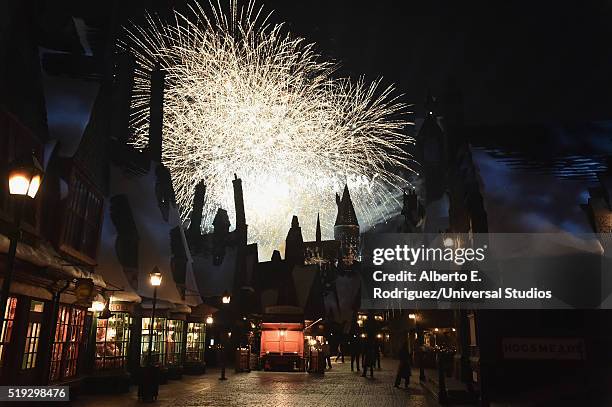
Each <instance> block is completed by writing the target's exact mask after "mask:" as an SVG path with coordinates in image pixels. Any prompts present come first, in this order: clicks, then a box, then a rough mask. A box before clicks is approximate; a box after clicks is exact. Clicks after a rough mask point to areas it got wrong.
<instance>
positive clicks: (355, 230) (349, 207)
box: [334, 185, 359, 263]
mask: <svg viewBox="0 0 612 407" xmlns="http://www.w3.org/2000/svg"><path fill="white" fill-rule="evenodd" d="M336 205H338V215H337V216H336V223H335V224H334V239H335V240H337V241H339V242H340V256H341V257H342V258H348V260H349V263H352V260H354V258H355V257H356V256H357V253H358V251H359V222H358V221H357V215H356V213H355V207H354V206H353V201H352V200H351V195H350V193H349V189H348V185H345V186H344V192H343V193H342V199H340V196H338V194H336Z"/></svg>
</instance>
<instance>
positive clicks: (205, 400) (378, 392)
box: [74, 359, 437, 407]
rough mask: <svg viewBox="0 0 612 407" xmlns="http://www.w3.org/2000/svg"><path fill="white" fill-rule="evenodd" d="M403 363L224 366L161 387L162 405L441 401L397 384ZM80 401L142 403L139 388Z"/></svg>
mask: <svg viewBox="0 0 612 407" xmlns="http://www.w3.org/2000/svg"><path fill="white" fill-rule="evenodd" d="M396 366H397V362H396V361H395V360H390V359H383V361H382V367H383V369H382V370H380V371H378V370H375V371H374V379H370V378H367V379H364V378H362V377H360V375H359V374H358V373H357V372H351V369H350V362H349V363H344V364H342V363H333V367H332V369H331V370H328V371H327V372H326V373H325V375H323V376H316V375H309V374H306V373H281V372H256V371H253V372H251V373H233V371H232V372H231V373H230V374H229V375H228V380H226V381H219V380H218V377H219V374H218V373H219V371H218V370H216V369H211V370H210V371H209V372H208V373H207V374H205V375H203V376H184V378H183V379H182V380H178V381H170V382H169V383H168V384H166V385H163V386H161V387H160V394H159V399H158V401H157V403H156V404H155V405H157V406H215V407H218V406H240V407H250V406H274V407H279V406H333V407H340V406H347V407H348V406H351V407H353V406H385V407H394V406H404V407H405V406H415V407H418V406H436V405H437V404H436V403H435V402H433V401H432V400H431V399H430V398H428V397H427V396H426V395H425V393H424V391H423V389H422V388H421V386H420V384H418V374H417V375H415V374H414V373H413V376H412V378H413V379H415V378H416V379H417V380H416V382H415V381H414V380H413V382H412V383H411V385H410V389H409V390H405V389H404V388H401V389H396V388H394V387H393V380H394V374H395V368H396ZM74 405H76V406H88V407H89V406H100V407H102V406H117V407H129V406H133V405H142V404H141V403H139V402H138V400H137V395H136V387H135V386H133V387H132V390H131V392H130V393H128V394H124V395H116V396H83V397H81V398H80V399H79V401H78V402H76V403H74Z"/></svg>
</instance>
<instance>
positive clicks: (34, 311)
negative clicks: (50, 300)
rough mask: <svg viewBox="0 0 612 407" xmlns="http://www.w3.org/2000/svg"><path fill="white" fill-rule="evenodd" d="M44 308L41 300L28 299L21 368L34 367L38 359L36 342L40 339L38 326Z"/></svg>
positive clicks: (40, 322)
mask: <svg viewBox="0 0 612 407" xmlns="http://www.w3.org/2000/svg"><path fill="white" fill-rule="evenodd" d="M44 310H45V303H44V302H42V301H36V300H32V301H30V320H29V321H28V330H27V332H26V338H25V348H24V352H23V360H22V361H21V370H28V369H34V368H36V366H37V364H36V361H37V359H38V343H39V341H40V327H41V326H42V315H41V314H42V312H43V311H44Z"/></svg>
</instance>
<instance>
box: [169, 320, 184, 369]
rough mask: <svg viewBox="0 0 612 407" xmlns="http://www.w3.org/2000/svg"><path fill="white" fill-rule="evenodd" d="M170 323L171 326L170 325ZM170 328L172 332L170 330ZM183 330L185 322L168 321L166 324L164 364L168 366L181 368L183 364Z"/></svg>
mask: <svg viewBox="0 0 612 407" xmlns="http://www.w3.org/2000/svg"><path fill="white" fill-rule="evenodd" d="M171 322H172V324H173V325H171V324H170V323H171ZM171 327H172V330H170V329H171ZM184 329H185V321H183V320H180V319H168V321H167V323H166V364H167V365H168V366H181V365H182V364H183V353H184V346H183V344H184V342H183V339H184V334H185V331H184ZM171 332H172V334H171ZM171 335H172V338H171ZM171 339H172V340H171Z"/></svg>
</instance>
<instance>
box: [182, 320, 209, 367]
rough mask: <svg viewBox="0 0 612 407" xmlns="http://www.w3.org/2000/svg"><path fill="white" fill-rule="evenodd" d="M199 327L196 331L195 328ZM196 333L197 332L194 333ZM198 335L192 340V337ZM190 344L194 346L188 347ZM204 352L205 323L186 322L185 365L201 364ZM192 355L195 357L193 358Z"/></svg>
mask: <svg viewBox="0 0 612 407" xmlns="http://www.w3.org/2000/svg"><path fill="white" fill-rule="evenodd" d="M196 326H197V327H199V329H198V330H196V329H195V327H196ZM196 331H197V332H196ZM194 334H195V335H198V337H197V338H195V339H194V338H193V335H194ZM190 344H196V346H194V347H190ZM205 352H206V323H204V322H187V336H186V339H185V363H203V362H204V360H205V359H204V356H205ZM193 355H197V356H196V357H193Z"/></svg>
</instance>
